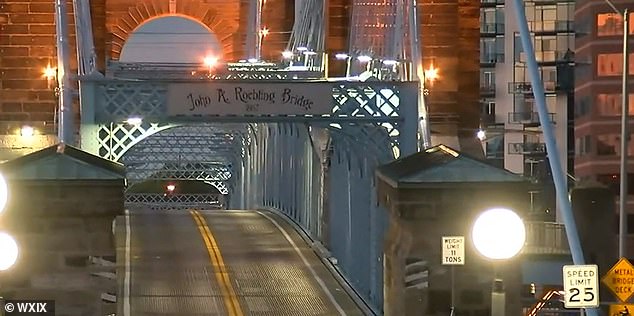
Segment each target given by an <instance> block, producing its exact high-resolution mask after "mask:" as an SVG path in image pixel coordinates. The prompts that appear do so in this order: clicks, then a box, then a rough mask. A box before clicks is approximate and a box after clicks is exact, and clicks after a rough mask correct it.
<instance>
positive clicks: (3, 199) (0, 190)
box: [0, 175, 9, 212]
mask: <svg viewBox="0 0 634 316" xmlns="http://www.w3.org/2000/svg"><path fill="white" fill-rule="evenodd" d="M8 199H9V188H8V186H7V181H6V180H5V179H4V177H3V176H2V175H0V212H3V211H4V208H5V206H7V200H8Z"/></svg>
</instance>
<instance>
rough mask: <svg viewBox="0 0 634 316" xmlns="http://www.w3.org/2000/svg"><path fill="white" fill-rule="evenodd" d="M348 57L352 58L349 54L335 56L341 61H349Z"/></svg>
mask: <svg viewBox="0 0 634 316" xmlns="http://www.w3.org/2000/svg"><path fill="white" fill-rule="evenodd" d="M348 57H350V56H349V55H348V54H346V53H338V54H335V58H337V59H339V60H342V59H347V58H348Z"/></svg>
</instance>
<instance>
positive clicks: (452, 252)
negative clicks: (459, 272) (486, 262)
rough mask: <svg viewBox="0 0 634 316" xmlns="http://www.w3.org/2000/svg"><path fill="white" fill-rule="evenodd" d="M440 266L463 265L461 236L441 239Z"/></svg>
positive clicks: (462, 239)
mask: <svg viewBox="0 0 634 316" xmlns="http://www.w3.org/2000/svg"><path fill="white" fill-rule="evenodd" d="M442 264H443V265H464V237H463V236H448V237H443V238H442Z"/></svg>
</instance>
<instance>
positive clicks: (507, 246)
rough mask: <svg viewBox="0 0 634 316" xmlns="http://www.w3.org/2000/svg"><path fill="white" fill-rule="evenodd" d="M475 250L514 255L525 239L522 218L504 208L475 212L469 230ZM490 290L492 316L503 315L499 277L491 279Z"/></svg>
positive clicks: (506, 256)
mask: <svg viewBox="0 0 634 316" xmlns="http://www.w3.org/2000/svg"><path fill="white" fill-rule="evenodd" d="M471 238H472V240H473V245H474V246H475V248H476V250H477V251H478V252H480V254H482V255H483V256H485V257H487V258H489V259H493V260H505V259H510V258H512V257H514V256H515V255H517V254H518V253H519V252H520V251H521V250H522V247H524V242H525V241H526V227H525V226H524V222H523V221H522V219H521V218H520V217H519V216H518V215H517V214H516V213H515V212H513V211H511V210H509V209H506V208H492V209H489V210H486V211H485V212H483V213H482V214H480V215H479V216H478V218H477V219H476V221H475V223H474V224H473V228H472V230H471ZM493 284H494V286H493V289H492V291H491V316H504V315H505V312H506V294H505V292H504V282H503V280H502V279H501V278H497V277H496V279H495V281H494V283H493Z"/></svg>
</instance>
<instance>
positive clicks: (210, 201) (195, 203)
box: [125, 193, 224, 210]
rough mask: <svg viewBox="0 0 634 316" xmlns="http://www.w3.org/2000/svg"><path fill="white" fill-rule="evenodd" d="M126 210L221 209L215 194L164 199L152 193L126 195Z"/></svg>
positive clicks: (182, 195)
mask: <svg viewBox="0 0 634 316" xmlns="http://www.w3.org/2000/svg"><path fill="white" fill-rule="evenodd" d="M125 206H126V207H127V208H149V209H153V210H183V209H214V208H222V207H224V205H222V202H221V201H220V199H219V197H218V195H217V194H178V195H174V196H170V197H166V196H164V195H162V194H153V193H128V194H126V200H125Z"/></svg>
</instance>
